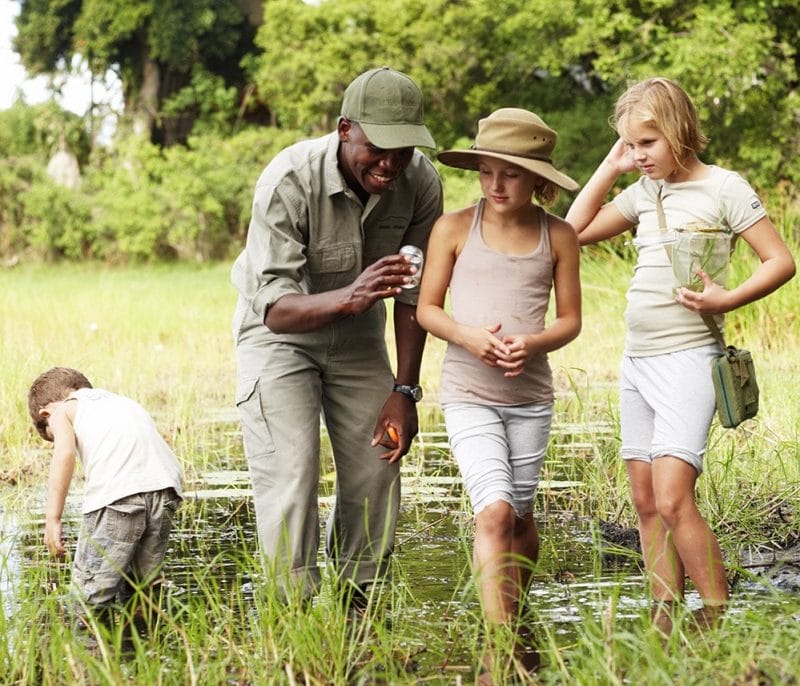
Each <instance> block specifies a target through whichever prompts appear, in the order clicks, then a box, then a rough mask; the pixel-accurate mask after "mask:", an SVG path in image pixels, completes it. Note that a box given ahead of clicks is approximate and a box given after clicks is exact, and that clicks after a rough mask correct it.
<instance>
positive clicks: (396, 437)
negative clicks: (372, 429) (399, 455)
mask: <svg viewBox="0 0 800 686" xmlns="http://www.w3.org/2000/svg"><path fill="white" fill-rule="evenodd" d="M386 433H387V434H389V438H391V439H392V440H393V441H394V442H395V443H399V442H400V436H399V434H398V433H397V429H395V428H394V427H393V426H392V425H391V424H390V425H389V426H388V427H387V428H386Z"/></svg>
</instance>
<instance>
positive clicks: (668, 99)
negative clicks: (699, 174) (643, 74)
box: [613, 77, 708, 166]
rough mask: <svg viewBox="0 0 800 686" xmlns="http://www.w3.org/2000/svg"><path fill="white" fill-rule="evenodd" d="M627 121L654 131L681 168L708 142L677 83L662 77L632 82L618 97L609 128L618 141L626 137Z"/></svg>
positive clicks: (693, 108)
mask: <svg viewBox="0 0 800 686" xmlns="http://www.w3.org/2000/svg"><path fill="white" fill-rule="evenodd" d="M631 121H635V122H637V123H640V124H646V125H648V126H652V127H653V128H655V129H657V130H658V131H659V132H660V133H661V135H663V136H664V139H665V140H666V141H667V145H669V148H670V150H671V151H672V155H673V156H674V157H675V160H676V161H677V162H678V164H680V165H681V166H683V163H684V162H685V161H686V160H688V159H689V158H690V157H691V156H692V155H696V154H697V153H699V152H701V151H702V150H704V149H705V147H706V143H708V139H707V138H706V136H705V134H704V133H703V132H702V131H701V130H700V124H699V123H698V119H697V110H696V109H695V107H694V103H693V102H692V100H691V98H690V97H689V96H688V94H687V93H686V91H684V90H683V88H681V87H680V86H679V85H678V84H677V83H675V82H674V81H672V80H670V79H667V78H664V77H655V78H652V79H646V80H644V81H640V82H639V83H635V84H634V85H632V86H630V87H629V88H628V90H626V91H625V92H624V93H623V94H622V95H621V96H620V98H619V99H618V100H617V105H616V107H615V109H614V121H613V126H614V128H615V129H616V131H617V133H618V134H619V135H620V136H622V138H626V137H627V136H626V133H627V130H628V124H629V122H631Z"/></svg>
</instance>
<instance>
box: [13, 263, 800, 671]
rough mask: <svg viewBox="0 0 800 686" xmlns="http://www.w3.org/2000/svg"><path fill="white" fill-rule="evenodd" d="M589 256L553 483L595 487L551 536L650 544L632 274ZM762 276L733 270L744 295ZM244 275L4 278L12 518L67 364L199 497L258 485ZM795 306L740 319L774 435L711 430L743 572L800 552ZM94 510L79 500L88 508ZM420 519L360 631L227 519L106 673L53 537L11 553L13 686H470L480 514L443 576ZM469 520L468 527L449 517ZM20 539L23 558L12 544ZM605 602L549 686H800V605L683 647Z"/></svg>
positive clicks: (549, 650)
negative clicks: (631, 456) (239, 365)
mask: <svg viewBox="0 0 800 686" xmlns="http://www.w3.org/2000/svg"><path fill="white" fill-rule="evenodd" d="M585 256H586V259H584V262H583V265H582V277H583V284H584V286H583V288H584V329H583V333H582V334H581V336H580V337H579V339H578V340H577V341H575V342H574V343H573V344H571V345H569V346H567V348H565V349H563V350H561V351H557V352H556V353H554V354H552V355H551V364H552V366H553V368H554V371H555V380H556V384H557V389H558V401H557V426H556V430H555V431H554V435H553V445H552V448H551V451H550V455H549V458H548V461H547V463H546V466H545V474H544V477H545V478H546V479H558V480H569V481H576V482H580V483H581V484H582V485H581V486H580V487H573V488H568V489H564V490H552V491H548V490H544V489H543V492H542V493H541V494H540V496H539V499H538V502H537V512H538V513H539V515H541V516H542V517H543V518H544V519H545V521H547V520H548V518H550V517H555V516H556V515H559V516H561V515H564V513H566V515H568V516H574V517H576V518H582V519H583V518H586V519H589V520H598V519H606V520H611V521H616V522H619V523H621V524H623V525H625V526H632V525H633V524H634V517H633V513H632V511H631V507H630V502H629V495H628V489H627V483H626V480H625V475H624V469H623V468H622V466H621V462H620V460H619V459H618V457H617V449H618V416H617V410H616V386H615V380H616V375H617V368H618V364H619V358H620V354H621V350H622V342H623V337H624V324H623V322H622V311H623V309H624V292H625V289H626V285H627V280H628V278H629V275H630V272H631V264H630V263H629V262H626V261H624V260H622V259H620V258H618V257H616V256H614V255H612V254H610V253H608V252H607V251H602V250H596V249H591V250H587V251H586V252H585ZM745 268H746V265H745V266H744V267H741V266H737V270H739V271H736V270H734V272H733V276H732V278H733V279H734V281H735V280H736V279H740V278H742V274H743V273H744V272H743V271H742V270H743V269H745ZM228 273H229V265H227V264H214V265H207V266H191V265H174V266H157V267H130V268H125V269H123V268H107V267H102V266H97V265H81V266H68V265H64V266H20V267H16V268H14V269H8V270H4V271H0V292H2V294H3V296H2V299H0V327H2V328H0V335H2V340H3V354H2V356H0V373H2V379H3V383H2V384H0V399H1V400H2V407H3V410H4V411H3V413H2V415H0V430H1V431H2V436H3V463H2V465H0V478H2V481H3V482H4V483H5V484H6V485H5V487H3V489H2V491H3V492H2V497H1V498H0V507H2V512H4V513H5V514H6V515H9V514H16V515H18V516H19V518H20V519H26V518H27V519H30V518H31V517H34V518H35V517H37V516H40V513H41V498H42V489H43V484H44V479H45V474H46V470H47V464H48V459H49V450H48V448H49V446H48V445H47V444H45V443H44V442H42V441H41V439H39V437H38V436H37V435H36V434H35V432H34V431H33V429H32V427H31V426H30V421H29V419H28V416H27V410H26V406H25V395H26V391H27V388H28V385H29V384H30V382H31V380H32V379H33V378H34V377H35V376H36V375H37V374H38V373H39V372H41V371H42V370H44V369H46V368H48V367H50V366H52V365H56V364H63V365H69V366H74V367H77V368H79V369H81V370H82V371H84V372H85V373H86V374H87V375H88V376H89V378H90V379H91V380H92V381H93V382H94V383H95V384H96V385H98V386H104V387H107V388H110V389H112V390H116V391H119V392H121V393H125V394H128V395H131V396H132V397H135V398H136V399H137V400H139V401H140V402H141V403H142V404H143V405H145V407H147V408H148V409H149V410H150V411H151V412H152V414H153V415H154V417H155V418H156V421H157V423H158V425H159V427H160V429H161V430H162V432H163V433H164V435H165V436H166V438H167V440H168V441H169V442H170V444H171V445H172V446H173V447H174V448H175V450H176V452H177V454H178V455H179V457H180V459H181V460H182V463H183V466H184V469H185V471H186V474H187V481H188V485H189V487H190V488H192V487H198V486H202V485H203V484H202V478H203V474H204V473H205V472H206V471H208V470H212V469H240V470H241V469H245V463H244V459H243V456H242V448H241V438H240V435H239V433H238V425H237V418H236V414H235V412H234V410H233V392H234V388H235V362H234V347H233V342H232V339H231V334H230V320H231V315H232V311H233V305H234V300H235V293H234V290H233V288H232V287H231V286H230V284H229V281H228ZM799 284H800V281H794V282H792V283H790V284H789V285H787V286H786V287H785V288H783V289H781V290H780V291H779V292H777V293H775V294H773V295H772V296H770V297H769V298H767V299H765V300H764V301H762V302H759V303H756V304H754V305H752V306H750V307H748V308H745V309H744V310H743V311H741V312H737V313H735V314H734V315H732V316H731V317H730V324H729V337H730V338H731V339H732V341H733V342H735V343H736V344H738V345H740V346H741V347H746V348H748V349H750V350H751V351H753V353H754V357H755V360H756V368H757V371H758V375H759V383H760V386H761V388H762V409H761V412H760V414H759V416H758V418H757V419H756V420H754V421H752V422H748V423H747V424H745V425H743V426H742V427H740V428H739V429H737V430H735V431H727V430H723V429H721V428H718V427H717V428H715V429H714V430H713V433H712V439H711V441H710V447H709V454H708V457H707V471H706V473H705V474H704V476H703V477H702V478H701V480H700V482H699V486H698V496H699V501H700V504H701V507H702V508H703V511H704V512H705V513H706V515H707V516H708V518H709V521H710V522H711V524H712V526H713V527H714V528H715V530H716V531H717V533H718V534H719V536H720V539H721V543H722V545H723V548H724V550H725V553H726V556H727V557H728V559H730V560H735V559H736V556H737V553H738V552H739V551H740V550H742V549H743V548H745V547H751V548H757V547H769V546H772V545H780V544H786V543H790V542H792V541H794V540H796V537H797V531H798V528H799V527H798V518H799V517H800V514H798V513H800V492H799V491H800V486H799V484H800V460H799V459H798V439H797V407H798V393H797V391H796V370H797V368H798V366H799V364H800V353H799V352H798V351H797V349H796V347H795V346H794V341H796V340H797V334H798V331H797V327H798V325H797V317H796V314H795V313H796V312H798V311H800V293H799V292H798V287H799ZM443 349H444V348H443V345H442V344H441V343H440V342H437V341H431V342H430V343H429V346H428V349H427V352H426V357H425V362H424V369H423V385H424V387H425V390H426V400H425V401H424V403H423V405H422V406H421V407H420V418H421V427H422V431H423V432H425V436H424V437H423V440H422V441H420V442H418V443H417V444H416V446H415V449H414V452H413V455H412V456H410V457H409V458H407V460H406V464H405V467H404V472H405V474H406V476H407V478H409V479H412V478H416V477H423V476H425V475H428V476H430V475H432V474H433V475H439V476H441V477H447V476H452V475H453V474H454V473H455V472H454V471H453V468H452V464H451V463H448V461H447V457H448V456H447V452H446V450H445V448H443V447H442V445H441V435H440V434H439V433H438V432H440V431H441V413H440V411H439V409H438V406H437V404H436V387H437V385H438V378H439V365H440V364H441V359H442V353H443ZM423 444H424V446H425V449H424V450H423V447H422V446H423ZM326 471H327V472H328V473H329V472H330V469H329V467H326ZM329 475H330V474H329ZM78 489H79V486H78V484H77V481H76V483H75V484H73V490H74V491H77V490H78ZM418 498H419V500H418V501H413V502H411V504H410V505H409V506H408V507H410V509H411V511H410V512H408V513H407V515H406V516H408V517H410V518H411V520H412V525H411V526H412V529H413V531H414V533H413V534H411V535H409V536H406V537H405V538H404V540H403V541H401V545H399V546H398V554H397V555H396V562H395V572H394V583H393V584H392V586H391V587H390V588H388V589H385V590H384V592H383V594H382V596H381V597H380V603H378V605H380V606H381V607H382V608H383V609H382V610H375V611H372V612H371V613H370V614H369V615H368V617H367V619H366V620H365V621H363V622H357V623H353V622H348V621H347V618H346V617H345V615H344V613H343V611H342V610H341V606H340V605H341V604H340V603H339V602H338V599H337V597H336V591H335V590H334V588H335V587H334V585H333V584H331V583H326V584H325V586H324V589H323V595H322V597H321V599H320V601H319V602H318V603H317V604H316V605H315V606H314V607H313V608H312V609H311V610H307V611H304V610H302V609H301V608H300V607H296V606H294V605H290V606H289V607H288V608H287V607H284V606H283V605H281V604H279V603H278V602H277V601H276V599H275V597H274V592H273V590H271V589H270V587H269V582H268V581H267V579H266V578H265V577H264V575H263V573H262V572H261V566H260V562H259V561H258V560H257V559H256V557H255V555H256V553H255V541H254V540H253V538H252V536H249V537H246V536H244V535H241V534H237V533H236V532H237V531H238V528H237V519H236V517H234V516H233V515H231V517H229V518H228V519H225V520H224V522H225V524H224V530H225V532H226V533H227V534H231V532H233V533H232V535H233V536H234V538H235V539H236V543H235V544H234V545H233V547H232V548H230V547H229V548H227V549H226V551H225V552H221V550H220V549H219V548H218V547H216V546H215V545H213V538H214V537H213V535H211V536H208V535H207V536H206V538H202V537H198V538H196V539H192V540H189V541H185V542H180V543H176V545H177V546H179V552H180V553H181V556H182V558H189V559H193V561H194V562H193V564H186V565H185V566H182V567H176V568H174V569H173V570H172V575H173V579H174V581H175V588H176V589H178V590H176V591H175V592H174V593H172V594H171V595H170V596H169V602H168V603H167V606H166V609H165V611H163V612H162V613H160V614H159V615H158V624H157V630H156V631H155V632H154V633H153V635H152V636H151V637H150V638H148V639H137V640H135V641H134V644H133V646H132V647H131V648H130V649H129V651H128V652H127V653H124V651H123V650H122V649H121V646H120V640H121V639H120V636H119V635H116V634H114V633H113V632H112V633H111V634H106V633H102V632H100V639H101V648H100V649H99V650H98V651H94V652H90V651H87V649H86V648H85V646H84V645H83V644H82V643H81V641H80V640H79V639H78V638H77V637H76V636H74V634H73V632H72V631H71V630H70V628H69V626H68V624H67V623H66V621H65V620H64V619H63V613H62V609H61V597H60V592H61V591H63V589H64V587H65V584H66V582H67V579H68V576H69V575H68V569H67V568H66V567H65V566H64V565H59V564H56V563H54V562H53V561H51V560H50V559H48V557H47V554H46V551H45V550H44V547H43V545H42V544H41V540H40V536H41V532H38V533H36V532H34V533H28V534H26V535H25V536H27V538H25V537H22V538H23V539H25V540H22V539H21V540H19V541H12V542H11V545H10V546H7V547H10V549H11V550H20V551H22V552H21V553H18V554H20V555H23V556H24V559H23V560H22V562H21V563H20V564H21V567H22V570H23V571H22V583H21V584H20V585H19V589H18V591H17V595H16V596H15V597H14V598H13V600H10V599H9V600H8V601H7V605H6V606H7V608H8V607H9V606H10V604H12V603H13V611H8V609H7V613H5V614H2V615H0V683H7V684H64V683H75V684H84V683H87V684H140V683H147V684H224V683H229V684H272V683H275V684H301V683H303V684H304V683H308V684H327V683H335V684H360V683H364V684H372V683H393V684H394V683H442V684H453V683H459V682H460V683H472V681H473V679H474V668H475V667H476V666H477V665H478V664H479V662H480V659H481V654H482V646H483V638H482V636H483V634H482V627H481V622H480V619H479V611H478V608H477V604H476V600H475V593H474V589H473V587H472V584H471V581H470V579H469V575H468V574H467V573H466V571H467V570H466V560H467V557H468V548H469V540H470V535H471V532H470V529H469V527H470V522H469V519H468V518H467V517H466V516H465V514H464V504H463V499H462V500H461V502H456V503H455V504H452V503H451V504H448V505H446V506H443V509H444V511H445V513H444V515H442V517H448V518H449V519H450V520H451V521H454V522H455V523H456V526H457V527H458V535H457V537H456V540H454V541H452V546H451V547H450V548H449V549H448V550H447V552H446V553H442V552H437V553H435V555H436V556H437V557H436V558H432V559H426V558H425V557H424V556H423V557H420V555H421V553H420V552H419V551H420V550H421V549H422V546H423V544H426V543H429V542H430V541H431V540H432V539H434V538H435V536H436V535H437V532H438V531H439V529H438V528H437V527H438V526H439V524H438V523H437V517H438V516H439V515H435V514H433V515H432V514H431V511H430V510H431V504H432V503H431V500H430V498H426V497H425V496H424V495H420V496H418ZM209 507H211V505H209V501H193V502H189V503H187V504H186V505H185V506H184V508H182V509H181V515H180V517H181V519H180V522H179V528H180V529H182V530H184V531H192V529H193V528H196V527H198V526H206V527H208V526H210V525H208V524H205V523H204V522H206V520H205V519H204V517H205V510H204V508H209ZM453 509H455V510H456V513H455V515H453V514H451V513H448V510H453ZM37 513H39V514H38V515H37ZM414 518H416V519H414ZM215 526H216V525H215ZM3 531H4V538H7V536H8V533H7V531H8V530H7V529H5V528H4V529H3ZM206 533H207V532H206ZM32 536H33V537H34V538H38V539H39V540H30V539H31V537H32ZM445 543H446V544H447V545H449V543H448V542H445ZM577 547H578V543H577V542H575V541H569V540H566V541H560V540H558V541H556V540H552V539H548V538H547V536H545V537H544V541H543V554H542V558H543V560H542V563H541V564H540V567H539V568H537V572H536V578H537V582H539V583H543V584H550V583H562V584H564V588H565V592H567V593H569V589H570V573H572V572H571V568H570V565H569V564H567V563H562V562H561V561H560V560H561V558H562V557H563V556H564V555H565V554H566V553H569V552H570V549H573V548H575V549H577ZM580 549H581V551H585V552H582V554H584V555H586V556H587V559H586V562H587V563H588V568H589V569H590V570H594V571H589V572H588V574H589V577H590V578H591V577H592V575H594V576H595V577H596V578H597V579H599V578H600V577H601V576H602V575H604V574H606V573H605V572H603V571H602V568H601V565H600V562H599V560H600V552H599V550H598V546H597V545H594V544H592V542H591V541H590V542H589V543H582V544H581V547H580ZM37 551H38V552H37ZM439 558H447V559H444V560H441V559H439ZM443 561H444V562H447V563H450V564H451V567H450V568H449V569H450V571H448V572H446V580H445V579H443V581H442V585H443V586H445V587H446V588H444V589H443V593H444V597H445V600H446V599H447V598H448V597H449V598H450V599H451V600H450V602H442V604H441V607H444V608H447V609H446V610H443V611H442V612H441V614H440V615H436V616H435V617H434V616H432V615H431V614H430V613H427V614H426V613H425V612H424V608H422V607H421V606H422V605H423V604H424V603H425V602H426V598H425V595H424V593H423V592H422V591H421V590H420V589H419V588H417V587H416V583H417V581H416V579H418V576H417V575H418V574H419V569H420V567H421V566H428V567H431V568H433V567H434V566H436V565H438V564H440V563H441V562H443ZM6 564H10V563H6ZM453 570H455V571H453ZM442 574H445V572H442ZM622 574H623V576H622V577H621V578H624V572H623V573H622ZM748 574H749V572H748V570H746V569H736V568H735V565H734V566H733V568H732V569H731V579H732V581H736V582H737V583H743V582H744V581H745V580H747V579H748V578H749V577H748ZM604 578H606V577H605V576H604ZM243 579H251V580H252V582H253V587H254V588H255V589H257V590H256V592H254V593H253V596H252V597H248V594H247V592H246V591H245V590H243V588H242V583H241V582H242V580H243ZM53 589H56V590H55V591H54V590H53ZM178 591H180V592H178ZM593 593H594V594H595V596H594V604H595V606H596V607H599V608H602V610H601V611H597V610H596V609H595V610H592V609H589V608H586V609H585V610H584V613H585V616H583V617H582V621H581V622H579V623H577V624H574V625H572V626H571V628H570V630H569V631H566V632H565V631H564V630H563V629H564V627H563V626H562V625H560V624H558V623H557V622H551V621H548V620H547V618H546V617H543V618H541V619H542V621H541V624H540V640H541V641H542V658H543V662H544V664H545V665H546V668H545V669H544V670H543V671H542V672H541V673H540V675H539V677H538V678H539V683H549V684H623V683H636V684H638V683H641V684H674V683H678V684H741V685H742V686H744V684H757V683H760V684H772V683H775V684H778V683H797V682H798V678H800V668H799V667H798V666H797V665H799V664H800V655H799V651H800V598H798V597H797V595H791V594H789V595H787V594H778V593H775V592H770V591H766V590H765V591H764V593H763V594H762V596H760V597H761V600H760V601H758V602H756V603H751V604H750V605H749V606H747V607H744V608H741V609H740V610H739V611H737V612H736V613H735V614H732V615H730V616H729V617H727V618H726V620H725V622H724V623H723V625H722V626H721V627H720V628H718V629H716V630H713V631H710V632H707V633H705V634H700V635H697V634H692V633H690V632H689V630H688V629H687V628H685V627H684V626H683V625H682V628H681V629H680V630H678V631H676V632H675V633H674V634H673V636H672V637H671V638H670V640H669V641H667V642H666V643H665V642H662V641H660V640H659V639H658V637H657V636H656V635H655V634H654V632H653V631H652V630H651V629H650V628H649V623H648V621H647V613H646V611H644V610H642V611H641V612H636V611H634V612H633V616H631V613H630V612H627V613H622V612H620V603H621V593H622V592H621V591H620V588H619V587H618V586H616V587H615V586H614V585H613V584H612V585H610V586H609V585H604V584H603V585H601V584H598V585H597V588H596V589H595V590H594V591H593ZM735 595H736V590H734V596H735ZM531 611H532V612H533V613H534V614H535V613H536V612H537V608H535V607H534V608H532V610H531ZM684 624H686V623H684ZM501 639H502V637H501ZM500 644H501V645H502V640H500Z"/></svg>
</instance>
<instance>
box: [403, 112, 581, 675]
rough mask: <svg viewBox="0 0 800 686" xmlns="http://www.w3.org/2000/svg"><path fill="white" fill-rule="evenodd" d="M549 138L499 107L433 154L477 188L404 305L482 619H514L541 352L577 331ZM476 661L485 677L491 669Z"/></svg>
mask: <svg viewBox="0 0 800 686" xmlns="http://www.w3.org/2000/svg"><path fill="white" fill-rule="evenodd" d="M556 138H557V134H556V132H555V131H554V130H553V129H551V128H550V127H549V126H547V125H546V124H545V123H544V122H543V121H542V120H541V119H540V118H539V117H538V116H537V115H535V114H533V113H532V112H528V111H527V110H523V109H517V108H503V109H500V110H497V111H496V112H494V113H492V114H491V115H490V116H488V117H486V118H485V119H481V120H480V122H479V123H478V135H477V137H476V139H475V144H474V145H473V146H472V148H471V149H470V150H447V151H445V152H442V153H440V154H439V156H438V157H439V160H440V161H441V162H442V163H444V164H446V165H448V166H452V167H459V168H462V169H472V170H475V171H477V172H478V174H479V178H480V185H481V191H482V194H483V197H482V198H481V200H480V201H479V202H478V203H477V204H476V205H472V206H470V207H466V208H464V209H460V210H457V211H455V212H450V213H447V214H444V215H442V217H441V218H440V219H439V220H438V221H437V223H436V224H435V225H434V228H433V231H432V232H431V236H430V241H429V243H428V253H427V266H426V268H425V272H424V274H423V278H422V285H421V290H420V296H419V302H418V304H417V319H418V321H419V323H420V324H421V325H422V326H423V328H425V329H427V330H428V331H429V332H430V333H432V334H433V335H434V336H436V337H437V338H441V339H442V340H445V341H447V352H446V354H445V358H444V363H443V366H442V376H441V385H440V389H439V400H440V402H441V403H442V406H443V409H444V415H445V424H446V428H447V432H448V436H449V441H450V446H451V449H452V452H453V455H454V457H455V459H456V461H457V463H458V466H459V469H460V471H461V475H462V478H463V480H464V484H465V488H466V491H467V492H468V494H469V497H470V501H471V504H472V508H473V512H474V515H475V542H474V548H473V559H472V561H473V567H474V572H475V574H476V578H477V585H478V589H479V594H480V600H481V604H482V607H483V612H484V615H485V617H486V619H487V620H488V621H489V622H490V623H495V624H501V623H509V622H511V621H512V620H514V619H515V618H516V617H517V615H518V613H519V609H520V605H521V603H522V600H523V599H524V597H525V595H526V593H527V588H528V583H529V580H530V577H531V571H532V567H533V564H534V562H535V561H536V559H537V557H538V552H539V537H538V531H537V528H536V523H535V521H534V519H533V499H534V495H535V492H536V488H537V486H538V482H539V474H540V471H541V468H542V462H543V460H544V455H545V450H546V448H547V443H548V437H549V433H550V424H551V420H552V414H553V385H552V375H551V371H550V367H549V364H548V361H547V353H548V352H550V351H551V350H555V349H557V348H560V347H561V346H563V345H565V344H566V343H568V342H569V341H571V340H572V339H574V338H575V337H576V336H577V335H578V332H579V331H580V327H581V293H580V281H579V273H578V267H579V249H578V242H577V238H576V235H575V232H574V231H573V229H572V228H571V227H570V226H569V224H567V223H566V222H565V221H564V220H562V219H560V218H558V217H556V216H555V215H553V214H550V213H549V212H547V211H546V210H545V209H544V208H543V207H542V206H541V204H538V203H542V204H545V203H549V202H552V201H553V200H554V199H555V197H556V196H557V194H558V190H559V188H564V189H566V190H569V191H574V190H577V188H578V184H577V183H575V182H574V181H573V180H572V179H571V178H569V177H568V176H567V175H566V174H563V173H561V172H560V171H558V170H557V169H556V168H555V167H554V166H553V162H552V153H553V149H554V147H555V144H556ZM534 199H535V200H536V201H537V202H534ZM551 288H554V290H555V299H556V309H555V319H554V320H553V321H552V322H550V323H549V324H548V323H546V322H545V315H546V313H547V309H548V304H549V300H550V290H551ZM448 289H449V290H450V308H449V310H450V311H449V312H447V311H445V307H444V303H445V295H446V293H447V290H448ZM488 662H489V664H488V665H487V667H490V669H489V670H487V671H486V672H485V673H484V675H482V677H481V678H482V679H483V680H484V682H485V683H491V678H492V677H491V674H490V672H491V671H493V670H494V671H497V667H495V666H492V665H491V660H489V661H488Z"/></svg>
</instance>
